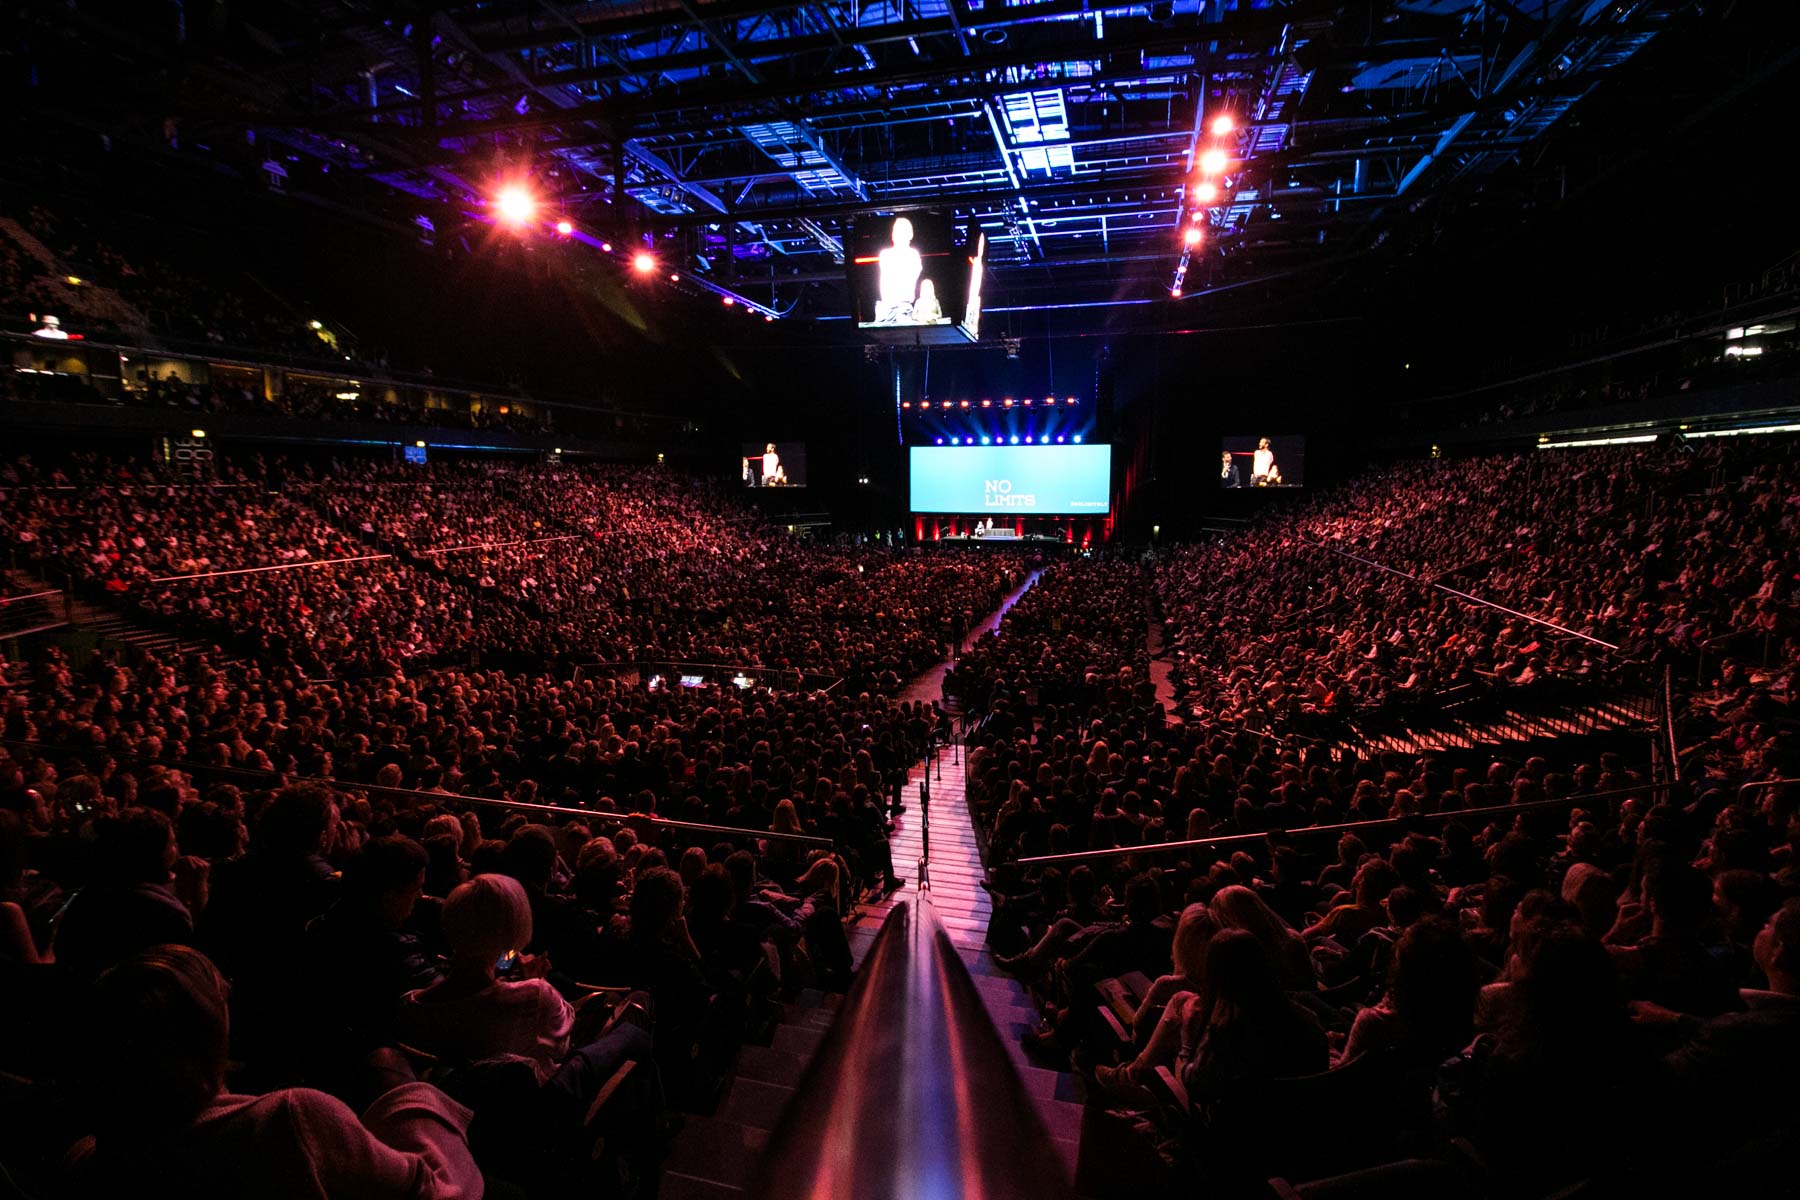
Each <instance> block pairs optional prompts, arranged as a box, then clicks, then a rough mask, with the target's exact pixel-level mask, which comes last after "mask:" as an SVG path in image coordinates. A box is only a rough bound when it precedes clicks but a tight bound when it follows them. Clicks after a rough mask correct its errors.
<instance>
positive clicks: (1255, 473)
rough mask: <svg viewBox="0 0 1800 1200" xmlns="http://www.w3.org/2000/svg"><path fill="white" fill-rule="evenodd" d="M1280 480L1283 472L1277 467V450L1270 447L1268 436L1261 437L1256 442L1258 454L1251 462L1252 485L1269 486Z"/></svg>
mask: <svg viewBox="0 0 1800 1200" xmlns="http://www.w3.org/2000/svg"><path fill="white" fill-rule="evenodd" d="M1271 476H1272V477H1273V478H1271ZM1280 482H1281V474H1280V472H1279V471H1277V470H1276V469H1275V451H1273V450H1271V449H1269V439H1268V438H1261V439H1259V440H1258V441H1257V443H1256V454H1255V456H1254V458H1253V459H1252V460H1251V464H1250V486H1251V487H1268V486H1269V485H1270V484H1271V483H1280Z"/></svg>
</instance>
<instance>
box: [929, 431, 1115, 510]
mask: <svg viewBox="0 0 1800 1200" xmlns="http://www.w3.org/2000/svg"><path fill="white" fill-rule="evenodd" d="M1111 495H1112V447H1111V446H914V447H913V448H912V510H913V511H914V512H917V513H966V514H971V515H972V514H990V515H991V514H999V513H1014V514H1021V515H1026V516H1030V515H1037V516H1075V515H1088V516H1092V515H1094V514H1096V513H1104V512H1106V511H1107V509H1108V508H1109V507H1110V506H1111Z"/></svg>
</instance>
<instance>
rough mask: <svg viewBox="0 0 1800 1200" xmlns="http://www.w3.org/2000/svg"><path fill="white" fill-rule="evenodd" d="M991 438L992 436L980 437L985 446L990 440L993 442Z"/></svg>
mask: <svg viewBox="0 0 1800 1200" xmlns="http://www.w3.org/2000/svg"><path fill="white" fill-rule="evenodd" d="M993 440H994V439H993V438H982V439H981V444H982V445H984V446H986V445H988V444H990V443H991V442H993Z"/></svg>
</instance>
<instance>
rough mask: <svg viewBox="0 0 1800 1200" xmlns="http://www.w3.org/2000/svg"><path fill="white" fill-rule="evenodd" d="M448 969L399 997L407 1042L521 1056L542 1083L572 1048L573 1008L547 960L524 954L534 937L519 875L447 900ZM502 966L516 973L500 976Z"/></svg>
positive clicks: (486, 881)
mask: <svg viewBox="0 0 1800 1200" xmlns="http://www.w3.org/2000/svg"><path fill="white" fill-rule="evenodd" d="M441 921H442V925H443V931H444V940H445V941H447V942H448V943H449V944H450V966H449V970H448V971H446V972H445V974H444V977H443V978H442V979H440V980H438V981H437V982H436V983H434V984H431V985H430V986H428V987H423V988H420V989H419V990H417V991H413V992H408V993H407V994H406V995H405V996H403V997H402V998H401V1001H400V1031H401V1036H402V1037H404V1038H405V1039H406V1040H407V1041H409V1042H411V1043H413V1044H414V1045H418V1046H420V1047H422V1048H423V1049H426V1050H430V1051H431V1052H432V1053H434V1054H442V1055H444V1056H446V1057H450V1058H455V1059H463V1060H467V1061H477V1060H480V1059H485V1058H497V1057H499V1056H501V1055H505V1054H516V1055H519V1056H521V1057H523V1058H528V1059H530V1060H531V1064H532V1067H533V1069H534V1070H535V1071H536V1072H537V1076H538V1079H539V1080H540V1081H542V1080H544V1079H546V1078H548V1077H549V1075H550V1073H551V1072H552V1071H553V1070H555V1069H556V1066H557V1064H558V1063H559V1062H561V1061H562V1057H563V1055H565V1054H567V1053H568V1050H569V1031H570V1030H571V1029H572V1028H573V1027H574V1025H575V1010H574V1009H573V1008H571V1007H570V1006H569V1003H568V1001H566V1000H564V999H563V998H562V996H561V995H560V994H559V993H558V992H557V990H556V989H555V988H554V987H552V986H551V985H550V982H549V981H548V980H547V979H545V978H544V976H545V975H546V974H547V973H548V972H549V967H550V964H549V963H548V962H547V961H546V960H545V959H544V958H543V957H542V956H536V957H520V956H519V951H520V950H522V949H523V948H524V947H525V945H526V943H528V942H529V941H531V901H530V899H529V898H528V897H527V896H526V894H525V888H524V886H523V885H521V884H520V883H519V881H518V880H516V879H513V878H511V877H510V876H506V875H477V876H476V877H475V878H473V879H471V880H469V881H468V882H467V883H461V884H458V885H457V886H456V888H455V889H454V890H452V891H451V893H450V895H449V898H448V899H446V900H445V901H444V909H443V915H442V917H441ZM501 970H505V971H506V972H507V973H508V974H509V975H511V976H514V977H513V978H507V979H501V978H499V972H500V971H501Z"/></svg>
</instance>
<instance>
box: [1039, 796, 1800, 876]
mask: <svg viewBox="0 0 1800 1200" xmlns="http://www.w3.org/2000/svg"><path fill="white" fill-rule="evenodd" d="M1794 782H1800V780H1796V781H1794ZM1674 786H1675V784H1673V783H1646V784H1644V785H1643V786H1642V787H1634V788H1616V789H1614V790H1613V791H1610V792H1588V793H1586V794H1584V795H1579V796H1561V797H1558V798H1557V799H1555V800H1532V801H1530V802H1528V803H1525V804H1495V805H1489V806H1488V807H1486V808H1458V809H1450V810H1448V811H1444V812H1435V813H1417V814H1414V815H1413V816H1410V817H1378V818H1376V819H1375V820H1372V821H1345V822H1342V823H1340V824H1337V825H1302V826H1299V827H1297V828H1294V829H1285V830H1267V831H1264V832H1262V833H1227V834H1222V835H1220V836H1219V837H1212V838H1189V839H1186V840H1184V841H1179V842H1146V843H1144V844H1142V845H1139V846H1113V847H1109V848H1108V849H1105V850H1076V851H1072V852H1071V853H1068V854H1039V855H1035V856H1033V857H1031V858H1021V859H1018V860H1017V864H1018V865H1019V866H1021V867H1051V866H1059V865H1061V864H1063V863H1070V862H1087V861H1090V860H1092V859H1096V858H1129V857H1131V856H1132V855H1134V854H1171V853H1178V852H1180V851H1183V850H1194V849H1198V848H1200V847H1202V846H1237V845H1249V844H1251V843H1261V844H1265V845H1266V844H1267V842H1268V839H1269V835H1270V834H1271V833H1277V832H1279V833H1281V834H1284V835H1286V836H1288V837H1313V836H1315V835H1323V834H1327V833H1333V834H1342V833H1354V832H1356V831H1357V830H1359V829H1375V828H1378V827H1380V826H1384V825H1401V824H1410V823H1413V822H1417V821H1444V822H1449V821H1452V820H1456V819H1459V818H1464V817H1487V816H1501V815H1503V814H1509V813H1515V814H1516V813H1522V812H1535V811H1538V810H1540V809H1546V808H1572V807H1574V806H1576V805H1580V804H1592V803H1593V802H1594V801H1596V800H1615V799H1620V798H1624V797H1630V796H1641V795H1643V794H1644V793H1645V792H1666V791H1668V790H1669V789H1670V788H1672V787H1674Z"/></svg>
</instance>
